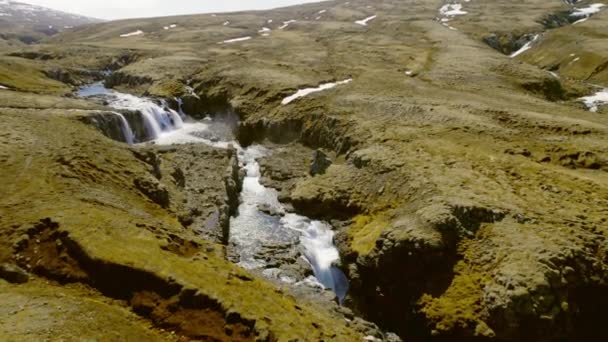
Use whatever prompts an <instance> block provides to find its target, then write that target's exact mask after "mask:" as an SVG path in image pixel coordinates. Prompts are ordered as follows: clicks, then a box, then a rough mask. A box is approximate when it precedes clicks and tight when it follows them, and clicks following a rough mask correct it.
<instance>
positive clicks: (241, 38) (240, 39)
mask: <svg viewBox="0 0 608 342" xmlns="http://www.w3.org/2000/svg"><path fill="white" fill-rule="evenodd" d="M249 39H251V37H250V36H247V37H240V38H233V39H228V40H224V41H223V42H221V43H220V44H222V43H223V44H230V43H237V42H244V41H246V40H249Z"/></svg>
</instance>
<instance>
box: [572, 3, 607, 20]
mask: <svg viewBox="0 0 608 342" xmlns="http://www.w3.org/2000/svg"><path fill="white" fill-rule="evenodd" d="M605 6H606V5H604V4H601V3H596V4H591V5H589V7H584V8H575V9H574V11H573V12H572V13H571V14H570V15H571V16H573V17H589V16H591V15H593V14H595V13H597V12H599V11H601V10H602V8H603V7H605Z"/></svg>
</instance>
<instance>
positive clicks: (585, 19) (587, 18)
mask: <svg viewBox="0 0 608 342" xmlns="http://www.w3.org/2000/svg"><path fill="white" fill-rule="evenodd" d="M589 18H591V17H590V16H589V17H584V18H583V19H579V20H577V21H575V22H573V23H572V25H576V24H580V23H584V22H585V21H587V20H589Z"/></svg>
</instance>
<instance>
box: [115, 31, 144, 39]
mask: <svg viewBox="0 0 608 342" xmlns="http://www.w3.org/2000/svg"><path fill="white" fill-rule="evenodd" d="M142 34H144V31H142V30H137V31H134V32H130V33H125V34H121V35H120V37H121V38H127V37H133V36H139V35H142Z"/></svg>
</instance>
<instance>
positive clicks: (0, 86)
mask: <svg viewBox="0 0 608 342" xmlns="http://www.w3.org/2000/svg"><path fill="white" fill-rule="evenodd" d="M0 89H8V88H7V87H5V86H3V85H2V84H0Z"/></svg>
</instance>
